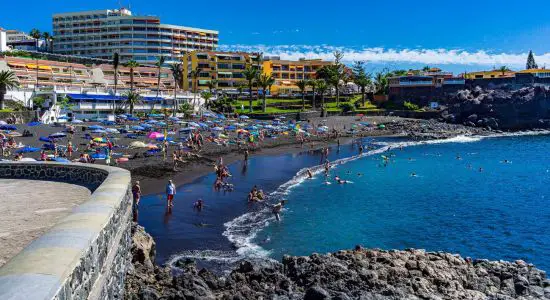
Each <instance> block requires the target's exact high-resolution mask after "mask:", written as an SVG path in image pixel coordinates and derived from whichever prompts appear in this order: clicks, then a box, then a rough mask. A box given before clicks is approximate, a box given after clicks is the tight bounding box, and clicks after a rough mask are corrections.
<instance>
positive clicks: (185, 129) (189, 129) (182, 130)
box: [180, 127, 193, 132]
mask: <svg viewBox="0 0 550 300" xmlns="http://www.w3.org/2000/svg"><path fill="white" fill-rule="evenodd" d="M191 130H193V129H192V128H189V127H185V128H180V132H187V131H191Z"/></svg>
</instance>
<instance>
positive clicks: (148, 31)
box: [52, 8, 218, 64]
mask: <svg viewBox="0 0 550 300" xmlns="http://www.w3.org/2000/svg"><path fill="white" fill-rule="evenodd" d="M52 23H53V36H54V45H53V52H54V53H59V54H66V55H75V56H88V57H96V58H103V59H110V58H112V56H113V54H114V53H115V52H118V53H119V54H120V59H121V61H122V62H125V61H128V60H136V61H137V62H139V63H143V64H154V63H155V62H156V61H158V59H159V57H160V56H164V57H165V58H166V59H167V63H170V62H176V61H180V60H181V58H182V57H183V55H184V54H185V53H187V52H189V51H195V50H206V51H211V50H215V49H216V48H217V46H218V31H215V30H207V29H199V28H191V27H184V26H177V25H168V24H162V23H161V22H160V18H158V17H155V16H134V15H132V12H131V11H130V10H128V9H125V8H121V9H114V10H95V11H83V12H72V13H60V14H55V15H54V16H53V19H52Z"/></svg>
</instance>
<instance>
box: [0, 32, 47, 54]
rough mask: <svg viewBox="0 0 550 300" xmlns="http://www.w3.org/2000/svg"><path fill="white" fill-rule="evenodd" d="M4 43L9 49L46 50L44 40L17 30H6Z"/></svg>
mask: <svg viewBox="0 0 550 300" xmlns="http://www.w3.org/2000/svg"><path fill="white" fill-rule="evenodd" d="M5 32H6V44H7V46H8V48H9V49H11V50H23V51H43V50H46V47H47V45H46V41H44V40H42V39H38V40H37V39H35V38H33V37H32V36H30V35H28V34H27V33H25V32H23V31H19V30H6V31H5Z"/></svg>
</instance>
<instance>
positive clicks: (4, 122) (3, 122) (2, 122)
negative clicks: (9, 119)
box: [0, 120, 8, 125]
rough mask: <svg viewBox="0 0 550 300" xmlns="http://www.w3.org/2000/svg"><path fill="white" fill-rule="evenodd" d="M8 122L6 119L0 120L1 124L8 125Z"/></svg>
mask: <svg viewBox="0 0 550 300" xmlns="http://www.w3.org/2000/svg"><path fill="white" fill-rule="evenodd" d="M6 124H8V123H6V121H2V120H0V125H6Z"/></svg>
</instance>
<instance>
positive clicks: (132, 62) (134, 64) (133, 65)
mask: <svg viewBox="0 0 550 300" xmlns="http://www.w3.org/2000/svg"><path fill="white" fill-rule="evenodd" d="M124 66H125V67H126V68H129V69H130V91H131V92H133V91H134V69H135V68H137V67H139V63H138V62H137V61H135V60H129V61H128V62H126V64H125V65H124Z"/></svg>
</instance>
